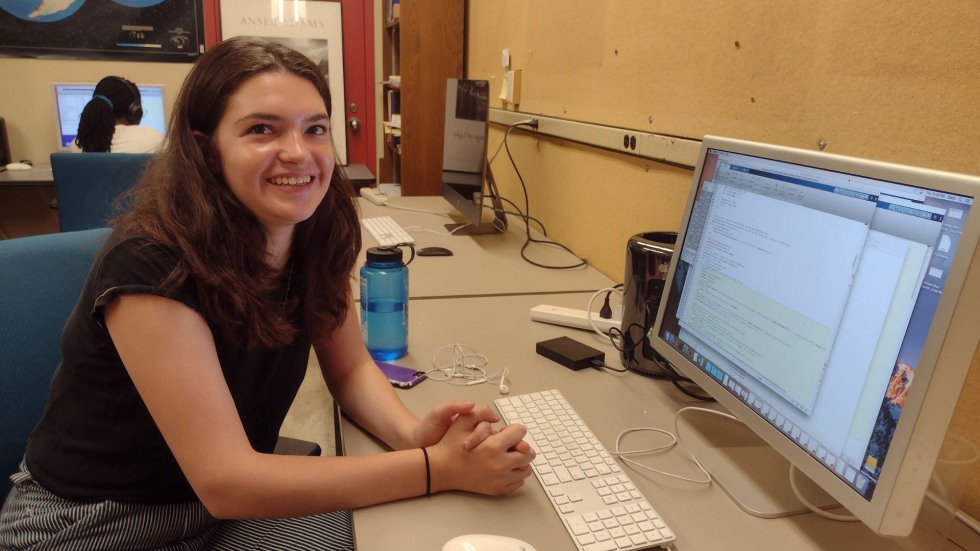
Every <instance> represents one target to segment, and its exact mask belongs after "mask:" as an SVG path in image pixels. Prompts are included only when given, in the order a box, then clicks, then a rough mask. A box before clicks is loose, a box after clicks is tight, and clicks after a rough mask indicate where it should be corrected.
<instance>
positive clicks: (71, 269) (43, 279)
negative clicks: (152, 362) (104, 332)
mask: <svg viewBox="0 0 980 551" xmlns="http://www.w3.org/2000/svg"><path fill="white" fill-rule="evenodd" d="M108 235H109V230H108V229H106V228H100V229H95V230H87V231H78V232H68V233H55V234H50V235H38V236H32V237H21V238H17V239H6V240H0V305H2V306H0V499H3V498H6V496H7V492H8V491H9V490H10V479H9V478H7V477H8V476H10V475H11V474H13V473H14V472H15V471H16V470H17V466H18V465H19V464H20V460H21V458H22V457H23V456H24V448H25V447H26V445H27V437H28V435H30V432H31V430H32V429H33V428H34V425H35V424H36V423H37V421H38V419H40V418H41V412H42V411H43V410H44V404H45V401H46V400H47V397H48V387H49V386H50V384H51V376H52V375H53V374H54V370H55V368H56V367H57V366H58V363H59V362H60V361H61V329H62V326H64V324H65V321H66V320H67V319H68V315H69V314H71V310H72V308H74V307H75V302H76V301H77V300H78V295H79V294H80V293H81V290H82V286H83V285H84V283H85V278H86V276H87V275H88V271H89V267H90V266H91V265H92V260H93V259H94V258H95V254H96V253H97V252H98V250H99V247H101V246H102V242H103V241H105V238H106V236H108Z"/></svg>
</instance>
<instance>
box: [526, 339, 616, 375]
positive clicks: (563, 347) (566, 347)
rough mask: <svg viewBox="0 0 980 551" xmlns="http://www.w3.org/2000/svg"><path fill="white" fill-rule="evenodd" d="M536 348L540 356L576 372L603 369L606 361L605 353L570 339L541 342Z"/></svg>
mask: <svg viewBox="0 0 980 551" xmlns="http://www.w3.org/2000/svg"><path fill="white" fill-rule="evenodd" d="M536 348H537V352H538V354H541V355H542V356H544V357H545V358H548V359H549V360H552V361H555V362H558V363H560V364H561V365H563V366H565V367H567V368H569V369H572V370H575V371H578V370H579V369H582V368H586V367H601V366H602V364H603V363H605V360H606V355H605V353H603V352H600V351H599V350H596V349H595V348H592V347H591V346H589V345H587V344H583V343H580V342H578V341H577V340H575V339H570V338H568V337H558V338H557V339H551V340H547V341H541V342H539V343H538V344H537V347H536Z"/></svg>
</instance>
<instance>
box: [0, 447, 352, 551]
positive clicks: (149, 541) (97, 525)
mask: <svg viewBox="0 0 980 551" xmlns="http://www.w3.org/2000/svg"><path fill="white" fill-rule="evenodd" d="M10 479H11V481H13V483H14V487H13V488H12V489H11V491H10V494H9V495H8V496H7V499H6V501H5V502H4V505H3V510H2V511H0V549H2V550H5V551H6V550H20V549H31V550H32V551H42V550H48V549H51V550H55V549H56V550H59V551H60V550H75V549H77V550H85V551H88V550H95V549H100V550H101V549H104V550H117V549H118V550H137V549H140V550H142V549H147V550H149V549H154V550H166V551H171V550H172V551H178V550H179V551H197V550H221V551H226V550H227V551H238V550H242V549H262V550H266V549H283V550H286V549H303V550H307V549H310V550H324V551H327V550H329V551H349V550H353V549H354V542H353V528H352V522H351V515H350V511H338V512H336V513H327V514H323V515H314V516H309V517H301V518H291V519H276V520H225V521H222V520H218V519H216V518H214V517H213V516H211V515H210V514H209V513H208V512H207V509H205V508H204V505H203V504H201V502H200V501H192V502H188V503H175V504H165V505H144V504H139V503H125V502H118V501H103V502H93V503H89V502H76V501H69V500H66V499H62V498H60V497H58V496H56V495H54V494H52V493H51V492H49V491H47V490H45V489H44V488H42V487H41V485H40V484H38V483H37V482H36V481H35V480H34V479H33V477H31V474H30V472H28V470H27V467H26V466H25V465H24V463H23V462H21V466H20V472H18V473H17V474H15V475H13V476H11V477H10Z"/></svg>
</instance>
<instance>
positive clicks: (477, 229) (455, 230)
mask: <svg viewBox="0 0 980 551" xmlns="http://www.w3.org/2000/svg"><path fill="white" fill-rule="evenodd" d="M492 205H493V206H492V207H491V209H492V210H493V219H492V220H489V221H483V220H482V213H481V221H480V225H479V226H474V225H473V224H470V223H468V222H467V223H462V224H458V223H453V224H446V229H447V230H449V233H451V234H453V235H488V234H491V233H504V232H505V231H507V215H506V214H504V205H503V202H502V201H501V200H500V197H499V196H497V195H494V196H493V198H492Z"/></svg>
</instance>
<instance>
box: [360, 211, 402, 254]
mask: <svg viewBox="0 0 980 551" xmlns="http://www.w3.org/2000/svg"><path fill="white" fill-rule="evenodd" d="M361 224H362V225H363V226H364V229H366V230H367V231H368V233H370V234H371V237H373V238H374V240H375V241H377V242H378V245H381V246H382V247H390V246H392V245H400V244H402V243H415V239H414V238H413V237H412V236H411V235H409V233H408V232H407V231H405V229H404V228H402V227H401V226H399V225H398V222H395V221H394V220H392V218H391V217H390V216H375V217H373V218H362V219H361Z"/></svg>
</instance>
